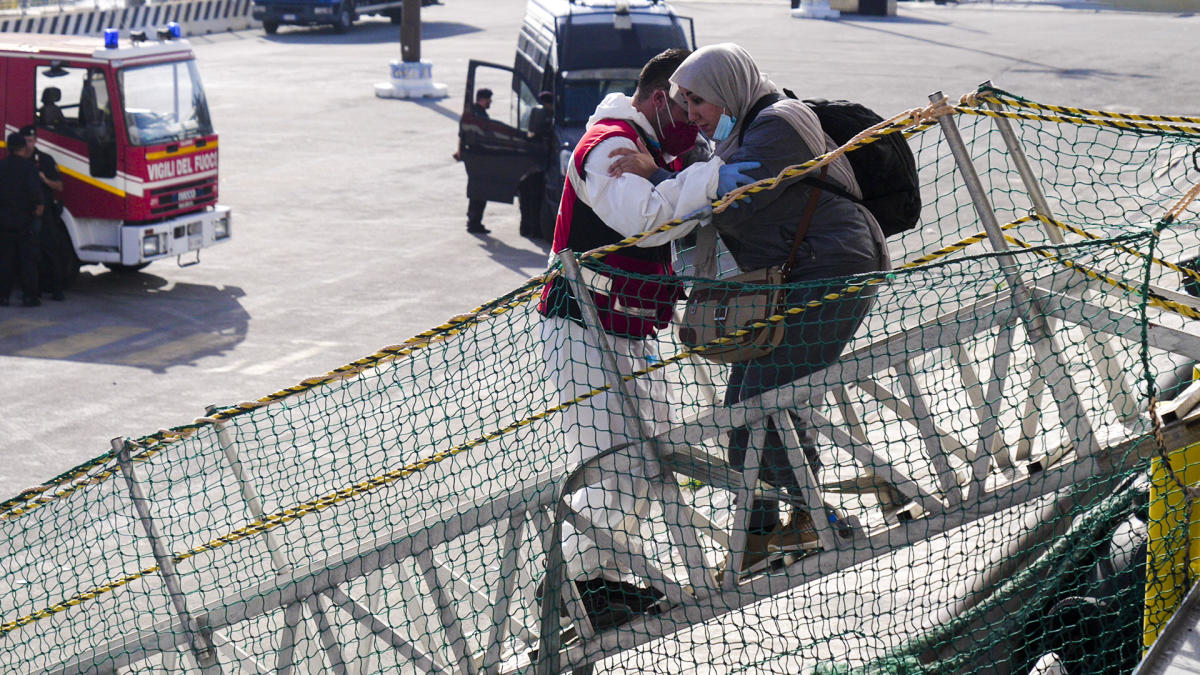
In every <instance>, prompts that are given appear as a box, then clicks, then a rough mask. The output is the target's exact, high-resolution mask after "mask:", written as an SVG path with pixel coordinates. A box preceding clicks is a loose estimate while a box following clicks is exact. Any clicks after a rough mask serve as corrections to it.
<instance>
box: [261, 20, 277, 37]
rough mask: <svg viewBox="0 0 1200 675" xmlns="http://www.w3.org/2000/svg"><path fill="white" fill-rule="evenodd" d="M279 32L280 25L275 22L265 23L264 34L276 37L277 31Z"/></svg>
mask: <svg viewBox="0 0 1200 675" xmlns="http://www.w3.org/2000/svg"><path fill="white" fill-rule="evenodd" d="M277 30H279V24H277V23H275V22H274V21H264V22H263V32H264V33H266V34H267V35H274V34H275V31H277Z"/></svg>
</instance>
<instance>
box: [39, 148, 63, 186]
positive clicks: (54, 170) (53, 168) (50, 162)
mask: <svg viewBox="0 0 1200 675" xmlns="http://www.w3.org/2000/svg"><path fill="white" fill-rule="evenodd" d="M38 175H39V176H40V177H41V179H42V182H43V183H45V184H46V187H48V188H50V189H51V190H54V192H55V193H56V194H57V193H61V192H62V191H63V182H62V174H61V173H59V171H58V162H56V161H54V158H53V157H50V156H49V155H47V156H46V166H45V169H44V170H42V171H41V172H39V174H38Z"/></svg>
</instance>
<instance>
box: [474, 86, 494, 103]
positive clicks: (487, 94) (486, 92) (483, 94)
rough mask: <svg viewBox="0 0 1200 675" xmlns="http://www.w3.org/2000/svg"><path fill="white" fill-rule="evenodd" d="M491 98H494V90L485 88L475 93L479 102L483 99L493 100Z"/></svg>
mask: <svg viewBox="0 0 1200 675" xmlns="http://www.w3.org/2000/svg"><path fill="white" fill-rule="evenodd" d="M491 97H492V90H491V89H488V88H487V87H484V88H482V89H480V90H479V91H477V92H475V100H476V101H478V100H479V99H481V98H491Z"/></svg>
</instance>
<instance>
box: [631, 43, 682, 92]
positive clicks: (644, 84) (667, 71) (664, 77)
mask: <svg viewBox="0 0 1200 675" xmlns="http://www.w3.org/2000/svg"><path fill="white" fill-rule="evenodd" d="M691 53H692V52H691V51H689V50H687V49H668V50H666V51H665V52H662V53H661V54H659V55H658V56H655V57H654V58H652V59H650V60H649V61H647V62H646V65H645V66H642V73H641V74H640V75H638V83H637V92H636V93H635V94H634V98H637V99H646V98H649V97H650V95H651V94H653V93H654V92H655V91H657V90H659V89H664V90H669V89H670V88H671V76H672V75H674V74H675V69H676V68H678V67H679V64H681V63H683V60H684V59H686V58H687V57H688V56H689V55H690V54H691Z"/></svg>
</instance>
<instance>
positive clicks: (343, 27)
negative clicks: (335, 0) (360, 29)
mask: <svg viewBox="0 0 1200 675" xmlns="http://www.w3.org/2000/svg"><path fill="white" fill-rule="evenodd" d="M353 12H354V7H353V6H351V5H349V4H345V5H342V11H341V12H339V13H338V18H337V23H335V24H333V32H335V33H339V34H341V33H345V32H346V31H348V30H350V26H352V25H354V13H353Z"/></svg>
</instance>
